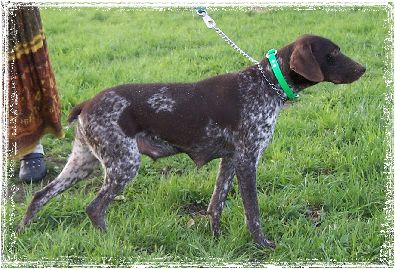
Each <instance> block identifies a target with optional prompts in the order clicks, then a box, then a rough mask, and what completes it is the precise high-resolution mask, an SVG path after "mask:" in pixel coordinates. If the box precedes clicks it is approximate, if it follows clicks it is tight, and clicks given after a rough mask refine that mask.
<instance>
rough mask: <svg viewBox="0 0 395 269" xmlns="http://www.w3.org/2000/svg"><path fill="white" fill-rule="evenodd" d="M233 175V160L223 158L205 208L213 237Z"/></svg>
mask: <svg viewBox="0 0 395 269" xmlns="http://www.w3.org/2000/svg"><path fill="white" fill-rule="evenodd" d="M234 176H235V168H234V164H233V160H232V159H231V158H223V159H222V160H221V164H220V167H219V172H218V176H217V182H216V184H215V188H214V192H213V194H212V196H211V200H210V204H209V206H208V209H207V213H208V215H209V217H210V222H211V230H212V232H213V235H214V236H215V237H218V236H219V234H220V225H219V221H220V217H221V213H222V209H223V207H224V204H225V200H226V196H227V195H228V192H229V189H230V188H231V186H232V180H233V178H234Z"/></svg>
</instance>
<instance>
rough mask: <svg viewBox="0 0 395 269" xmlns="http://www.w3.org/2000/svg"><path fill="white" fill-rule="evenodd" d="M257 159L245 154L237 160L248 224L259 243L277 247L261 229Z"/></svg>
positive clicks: (237, 172)
mask: <svg viewBox="0 0 395 269" xmlns="http://www.w3.org/2000/svg"><path fill="white" fill-rule="evenodd" d="M256 161H257V159H256V158H255V157H254V158H246V157H245V156H244V157H242V158H239V160H237V161H236V162H235V164H236V176H237V181H238V183H239V189H240V194H241V197H242V200H243V205H244V212H245V218H246V224H247V226H248V230H249V231H250V233H251V235H252V237H253V239H254V240H255V242H256V243H257V244H259V245H260V246H264V247H270V248H275V244H274V243H273V242H272V241H270V240H268V239H267V238H266V236H265V235H264V234H263V233H262V230H261V225H260V218H259V207H258V197H257V189H256Z"/></svg>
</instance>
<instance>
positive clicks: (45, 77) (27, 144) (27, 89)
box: [8, 6, 64, 158]
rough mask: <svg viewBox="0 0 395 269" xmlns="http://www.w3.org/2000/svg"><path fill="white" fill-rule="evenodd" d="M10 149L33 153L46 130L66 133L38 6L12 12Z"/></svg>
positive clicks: (16, 153)
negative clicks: (63, 127) (63, 128)
mask: <svg viewBox="0 0 395 269" xmlns="http://www.w3.org/2000/svg"><path fill="white" fill-rule="evenodd" d="M8 22H9V31H8V34H9V35H8V36H9V37H8V41H9V42H8V66H9V85H8V89H9V91H8V93H9V95H8V97H9V109H8V135H9V147H8V153H9V156H10V157H11V158H19V157H21V156H23V155H26V154H28V153H30V152H31V151H32V150H33V149H34V148H35V146H36V145H37V144H38V143H39V141H40V138H41V137H42V136H43V135H44V134H46V133H52V134H54V135H55V136H56V137H59V138H61V137H63V136H64V133H63V130H62V126H61V121H60V104H59V96H58V92H57V89H56V82H55V77H54V74H53V72H52V68H51V64H50V61H49V57H48V49H47V44H46V40H45V36H44V33H43V28H42V24H41V18H40V12H39V10H38V8H37V7H31V6H19V7H14V8H12V9H11V10H10V13H9V19H8Z"/></svg>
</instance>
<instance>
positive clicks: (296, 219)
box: [3, 7, 391, 266]
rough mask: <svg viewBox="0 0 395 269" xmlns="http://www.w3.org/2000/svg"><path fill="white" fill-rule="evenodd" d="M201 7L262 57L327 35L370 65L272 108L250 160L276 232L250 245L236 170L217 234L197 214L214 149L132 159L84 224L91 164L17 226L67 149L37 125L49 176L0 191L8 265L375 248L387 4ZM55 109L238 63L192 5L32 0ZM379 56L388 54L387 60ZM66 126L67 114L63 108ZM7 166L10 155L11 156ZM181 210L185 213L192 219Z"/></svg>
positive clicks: (342, 258) (93, 183) (92, 189)
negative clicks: (267, 133) (201, 162)
mask: <svg viewBox="0 0 395 269" xmlns="http://www.w3.org/2000/svg"><path fill="white" fill-rule="evenodd" d="M210 15H212V17H213V18H214V19H215V20H216V22H217V24H218V25H219V26H220V27H221V29H222V30H223V31H224V32H225V33H227V34H229V36H230V37H231V38H233V39H234V40H235V41H236V42H237V44H238V45H239V46H240V47H241V48H243V49H245V50H246V51H247V52H250V53H251V54H252V55H253V56H254V57H255V58H260V57H262V55H263V54H264V52H265V51H266V50H268V49H270V48H272V47H276V48H278V47H281V46H283V45H285V44H288V43H290V42H292V41H293V40H294V39H296V37H297V36H299V35H300V34H303V33H314V34H317V35H321V36H325V37H328V38H330V39H331V40H333V41H334V42H335V43H337V44H339V45H340V47H341V48H342V51H343V52H344V53H345V54H347V55H349V56H350V57H352V58H354V59H356V60H357V61H359V62H361V63H363V64H364V65H365V66H366V67H367V72H366V74H365V75H364V76H363V77H362V79H360V80H359V81H357V82H355V83H353V84H351V85H340V86H335V85H332V84H329V83H321V84H319V85H317V86H314V87H312V88H309V89H307V90H305V91H304V92H303V93H302V94H301V100H300V101H298V102H295V103H293V104H292V105H291V106H289V107H287V108H286V109H284V110H283V111H282V112H281V115H280V117H279V121H278V124H277V127H276V130H275V136H274V138H273V141H272V144H271V145H270V146H269V147H268V149H267V151H266V153H265V154H264V156H263V157H262V159H261V161H260V165H259V168H258V182H257V185H258V189H259V204H260V210H261V220H262V224H263V230H264V231H265V233H266V234H267V235H268V237H269V238H271V239H273V240H274V241H275V242H276V243H277V248H276V249H275V250H274V251H272V250H267V249H260V248H258V247H256V246H255V245H254V244H253V242H252V239H251V238H250V235H249V234H248V232H247V229H246V227H245V225H244V215H243V208H242V202H241V199H240V195H239V193H238V189H237V184H236V185H235V188H234V189H233V190H232V191H231V193H230V196H229V198H228V200H227V203H226V206H225V209H224V213H223V216H222V219H221V224H222V227H223V232H224V234H223V235H222V236H221V237H220V239H219V240H218V241H214V240H213V238H212V236H211V232H210V229H209V222H208V219H207V218H206V216H204V215H202V214H200V212H201V211H202V210H203V209H205V207H206V206H207V204H208V202H209V199H210V196H211V192H212V190H213V186H214V183H215V176H216V173H217V166H218V160H214V161H212V162H210V163H209V164H207V165H206V166H204V167H203V168H200V169H197V168H196V167H195V166H194V164H193V162H192V161H191V160H190V159H189V158H187V156H185V155H177V156H174V157H170V158H166V159H161V160H158V161H156V162H153V161H151V160H150V159H148V158H144V159H143V163H142V167H141V169H140V172H139V175H138V176H137V177H136V178H135V180H134V181H133V182H132V183H130V184H129V185H128V186H127V187H126V189H125V191H124V193H123V195H122V196H120V197H119V199H118V200H117V201H115V202H114V203H113V204H112V205H111V206H110V208H109V210H108V213H107V223H108V226H109V230H108V232H107V233H105V234H102V233H99V232H98V231H96V230H95V229H93V227H92V225H91V223H90V222H89V220H88V218H87V216H86V214H85V213H84V209H85V206H86V205H87V204H88V203H89V202H90V201H91V200H92V199H93V197H94V195H95V193H96V191H97V190H98V189H99V188H100V186H101V182H102V174H101V173H100V171H98V172H97V173H95V174H94V175H93V176H91V177H90V178H89V179H87V180H85V181H83V182H81V183H79V184H78V185H77V186H76V187H73V188H72V189H70V190H68V191H66V192H65V193H63V194H61V195H59V196H57V197H55V198H54V199H53V200H51V201H50V203H49V204H48V205H47V206H45V207H44V209H43V210H42V211H41V212H39V214H38V216H37V217H36V218H35V219H34V221H33V223H32V224H31V225H30V226H29V227H28V228H27V230H26V231H25V232H24V233H22V234H19V235H15V234H14V233H13V232H12V231H13V228H14V226H15V225H16V224H17V223H18V221H19V220H20V219H21V218H22V216H23V214H24V211H25V210H26V206H27V204H28V203H29V202H30V200H31V197H32V193H33V192H34V191H36V190H38V189H40V188H41V187H42V185H43V184H44V183H45V182H48V181H50V180H52V179H53V178H54V177H55V176H56V175H57V174H58V173H59V172H60V170H61V168H62V167H63V165H64V163H65V161H66V159H67V155H68V154H69V152H70V150H71V141H72V140H73V129H72V128H71V129H66V130H65V131H66V137H65V139H64V140H58V139H54V138H52V137H50V136H46V137H45V138H44V139H43V144H44V147H45V150H46V155H47V166H48V176H47V178H46V179H45V181H44V183H41V184H36V185H28V184H27V185H26V184H22V183H19V182H18V181H17V179H16V177H15V176H13V177H11V178H10V179H9V183H8V185H9V188H10V189H11V188H19V191H17V192H16V194H14V203H12V202H11V200H10V202H9V203H8V204H7V205H6V208H7V209H8V211H7V212H8V215H7V216H10V215H11V214H13V215H14V217H7V220H6V224H5V241H4V252H3V254H4V257H5V258H6V260H8V265H12V264H18V263H16V262H17V261H19V262H22V264H30V265H31V264H32V262H39V263H43V262H46V264H47V265H56V266H62V265H63V266H68V265H72V264H88V263H93V264H104V263H105V264H111V265H118V266H121V265H125V264H131V263H143V262H155V261H156V262H158V261H160V262H173V263H174V262H176V263H179V262H198V263H202V262H214V263H217V264H218V263H222V262H229V263H237V262H240V263H247V262H254V263H258V264H262V263H275V262H291V263H292V262H293V263H294V262H307V261H321V262H326V263H330V262H334V261H338V262H353V263H355V262H366V263H381V262H383V260H382V258H383V257H382V256H381V255H380V249H381V247H382V245H383V244H384V243H385V240H386V237H385V234H384V233H383V232H382V231H381V230H382V229H383V228H382V224H383V223H385V221H386V215H385V211H384V206H385V201H386V199H387V197H386V192H385V189H386V183H387V176H386V174H385V173H386V170H385V168H384V162H385V152H386V150H387V147H388V145H387V143H388V137H386V132H387V131H388V128H390V126H389V125H388V122H387V120H386V118H385V116H384V109H385V108H386V107H387V108H388V107H390V104H388V103H386V101H385V95H386V94H388V93H389V89H387V88H386V85H385V82H384V77H383V76H384V72H385V68H386V67H388V64H386V60H385V59H388V57H391V55H390V54H389V50H388V49H385V47H386V45H387V46H388V45H389V44H388V43H385V39H386V38H387V37H388V31H389V27H390V24H389V23H388V21H387V20H388V14H387V11H386V10H385V9H384V8H357V7H353V8H343V9H316V10H295V9H291V8H276V9H269V10H254V9H245V10H239V9H227V10H212V11H210ZM42 18H43V24H44V27H45V31H46V34H47V40H48V45H49V51H50V57H51V60H52V65H53V68H54V72H55V74H56V79H57V85H58V88H59V94H60V97H61V103H62V114H63V121H65V119H66V115H67V113H68V111H69V110H70V109H71V108H72V107H73V106H74V105H76V104H77V103H79V102H81V101H83V100H85V99H88V98H90V97H92V96H93V95H95V94H96V93H97V92H99V91H101V90H102V89H104V88H106V87H110V86H113V85H117V84H122V83H130V82H176V81H195V80H199V79H203V78H207V77H209V76H213V75H217V74H221V73H225V72H231V71H235V70H239V69H242V68H244V67H245V66H247V65H248V64H249V63H248V62H247V60H245V59H244V58H243V57H241V56H239V55H237V54H236V53H235V52H233V51H232V50H231V48H230V47H229V46H228V45H226V44H225V43H224V42H223V41H222V40H220V39H219V38H218V37H217V36H216V34H215V33H214V32H213V31H210V30H208V29H207V28H206V27H205V25H204V24H203V22H202V21H201V19H200V18H199V17H197V16H195V15H194V11H193V10H190V9H172V10H165V11H159V10H147V9H140V10H137V9H128V10H121V9H117V8H114V9H110V10H103V9H94V8H91V9H88V8H84V9H79V10H76V9H68V8H63V9H61V10H59V9H46V10H42ZM387 62H388V60H387ZM63 123H64V126H65V125H66V124H65V122H63ZM10 169H11V171H10V172H14V174H17V171H18V164H17V163H16V164H15V165H14V166H10ZM191 219H192V220H193V221H191Z"/></svg>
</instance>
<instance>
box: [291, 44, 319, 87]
mask: <svg viewBox="0 0 395 269" xmlns="http://www.w3.org/2000/svg"><path fill="white" fill-rule="evenodd" d="M290 67H291V69H292V70H293V71H295V72H296V73H298V74H299V75H302V76H303V77H305V78H307V79H308V80H310V81H313V82H321V81H323V80H324V75H323V74H322V71H321V68H320V65H319V64H318V62H317V60H316V59H315V57H314V55H313V52H312V50H311V45H310V44H303V45H296V47H295V49H294V51H293V52H292V54H291V60H290Z"/></svg>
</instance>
